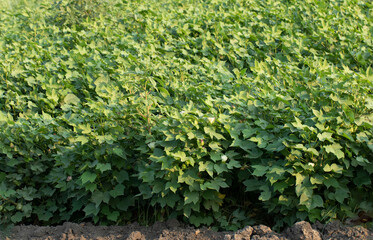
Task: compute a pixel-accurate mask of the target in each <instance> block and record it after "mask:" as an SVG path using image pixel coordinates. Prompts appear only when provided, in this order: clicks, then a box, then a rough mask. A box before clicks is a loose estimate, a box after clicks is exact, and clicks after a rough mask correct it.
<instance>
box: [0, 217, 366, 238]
mask: <svg viewBox="0 0 373 240" xmlns="http://www.w3.org/2000/svg"><path fill="white" fill-rule="evenodd" d="M0 239H1V240H119V239H123V240H124V239H126V240H145V239H160V240H161V239H163V240H166V239H167V240H168V239H170V240H171V239H172V240H181V239H188V240H194V239H198V240H207V239H214V240H220V239H222V240H244V239H245V240H246V239H247V240H250V239H252V240H259V239H260V240H285V239H289V240H326V239H327V240H340V239H342V240H344V239H362V240H369V239H371V240H373V232H372V231H370V230H368V229H366V228H364V227H362V226H345V225H342V224H340V223H339V222H333V223H329V224H327V225H322V224H320V223H317V224H313V225H311V224H309V223H308V222H298V223H296V224H294V226H292V227H290V228H288V229H286V230H285V231H284V232H282V233H276V232H274V231H272V230H271V228H269V227H267V226H264V225H258V226H248V227H246V228H244V229H242V230H239V231H237V232H215V231H212V230H211V229H207V228H201V229H195V228H192V227H190V226H185V225H183V224H181V223H179V222H178V221H177V220H169V221H167V222H158V223H155V224H154V225H153V226H151V227H144V226H140V225H139V224H136V223H134V224H130V225H126V226H94V225H92V224H90V223H82V224H76V223H69V222H67V223H64V224H63V225H61V226H56V227H41V226H28V225H27V226H25V225H21V226H16V227H14V228H13V229H12V230H11V232H10V233H8V234H7V236H4V235H3V236H1V235H0Z"/></svg>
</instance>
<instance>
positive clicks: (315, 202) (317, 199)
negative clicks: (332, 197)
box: [309, 194, 324, 210]
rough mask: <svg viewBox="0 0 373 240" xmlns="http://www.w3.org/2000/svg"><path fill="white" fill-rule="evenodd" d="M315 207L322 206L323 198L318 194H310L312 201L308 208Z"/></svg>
mask: <svg viewBox="0 0 373 240" xmlns="http://www.w3.org/2000/svg"><path fill="white" fill-rule="evenodd" d="M317 207H320V208H323V207H324V200H323V199H322V197H321V196H320V195H317V194H314V195H312V203H311V206H310V208H309V210H311V209H314V208H317Z"/></svg>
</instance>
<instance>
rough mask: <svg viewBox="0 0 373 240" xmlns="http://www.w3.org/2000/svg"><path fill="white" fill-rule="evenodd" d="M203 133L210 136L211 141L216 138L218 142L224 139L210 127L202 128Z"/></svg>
mask: <svg viewBox="0 0 373 240" xmlns="http://www.w3.org/2000/svg"><path fill="white" fill-rule="evenodd" d="M203 129H204V130H205V133H206V134H208V135H210V137H211V139H213V138H216V139H218V140H222V139H225V138H224V136H223V135H221V134H220V133H217V132H215V130H214V129H213V128H212V127H204V128H203Z"/></svg>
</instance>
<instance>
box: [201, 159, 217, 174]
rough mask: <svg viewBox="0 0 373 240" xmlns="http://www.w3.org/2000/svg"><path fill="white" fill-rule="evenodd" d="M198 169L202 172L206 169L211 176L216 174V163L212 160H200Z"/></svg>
mask: <svg viewBox="0 0 373 240" xmlns="http://www.w3.org/2000/svg"><path fill="white" fill-rule="evenodd" d="M198 170H199V171H200V172H204V171H206V172H207V173H208V174H209V175H210V176H211V177H213V176H214V164H213V163H212V162H210V161H207V162H199V168H198Z"/></svg>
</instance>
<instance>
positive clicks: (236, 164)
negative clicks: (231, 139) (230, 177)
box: [227, 159, 241, 169]
mask: <svg viewBox="0 0 373 240" xmlns="http://www.w3.org/2000/svg"><path fill="white" fill-rule="evenodd" d="M240 167H241V164H240V162H238V161H236V160H233V159H231V160H229V162H228V163H227V168H228V169H234V168H240Z"/></svg>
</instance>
